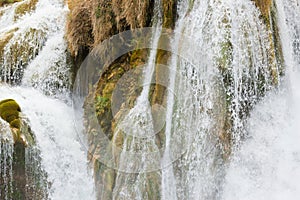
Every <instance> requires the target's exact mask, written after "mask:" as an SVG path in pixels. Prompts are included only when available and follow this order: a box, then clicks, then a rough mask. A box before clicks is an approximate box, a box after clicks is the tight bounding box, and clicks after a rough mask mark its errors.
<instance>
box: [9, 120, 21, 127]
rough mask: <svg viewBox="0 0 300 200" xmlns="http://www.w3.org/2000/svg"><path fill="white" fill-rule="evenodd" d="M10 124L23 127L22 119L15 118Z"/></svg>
mask: <svg viewBox="0 0 300 200" xmlns="http://www.w3.org/2000/svg"><path fill="white" fill-rule="evenodd" d="M10 126H11V127H13V128H17V129H20V128H21V121H20V119H14V120H12V121H11V122H10Z"/></svg>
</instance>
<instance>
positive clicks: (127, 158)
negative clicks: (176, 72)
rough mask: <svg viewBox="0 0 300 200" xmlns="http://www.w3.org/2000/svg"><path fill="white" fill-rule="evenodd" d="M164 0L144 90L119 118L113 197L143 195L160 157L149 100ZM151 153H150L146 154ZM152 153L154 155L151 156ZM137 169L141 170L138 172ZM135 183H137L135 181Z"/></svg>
mask: <svg viewBox="0 0 300 200" xmlns="http://www.w3.org/2000/svg"><path fill="white" fill-rule="evenodd" d="M160 4H161V1H160V0H158V1H155V8H154V13H156V15H157V16H156V17H155V18H154V19H153V21H154V23H155V24H156V25H155V26H156V27H155V28H154V29H153V33H152V35H153V36H152V37H153V38H152V41H151V44H152V45H151V47H152V49H151V52H150V55H149V58H148V63H147V64H146V67H145V69H144V72H143V80H144V81H143V85H142V86H143V90H142V92H141V95H140V96H139V97H138V98H137V101H136V104H135V106H134V107H133V108H132V109H131V110H130V111H129V112H128V114H126V116H125V117H124V118H123V119H122V120H121V121H120V122H119V124H118V126H117V130H116V133H115V134H116V136H115V138H117V137H118V134H124V143H123V147H122V152H121V154H120V158H119V170H120V171H119V172H118V174H117V177H116V182H115V187H114V191H113V199H144V198H149V194H147V183H146V182H147V173H145V172H147V171H151V170H153V169H152V167H153V166H154V165H157V163H156V164H155V163H154V162H155V161H156V160H157V159H156V157H155V155H156V154H155V152H159V151H158V147H157V144H156V143H155V137H153V135H154V133H155V127H154V124H153V115H152V111H153V110H152V107H151V105H150V102H149V96H148V95H149V91H150V85H151V82H152V81H151V80H152V77H153V74H154V69H155V62H156V54H157V49H158V47H157V46H158V41H159V38H160V34H161V5H160ZM147 155H148V157H147ZM149 155H153V157H151V156H150V157H149ZM136 173H138V174H136ZM132 183H134V184H132Z"/></svg>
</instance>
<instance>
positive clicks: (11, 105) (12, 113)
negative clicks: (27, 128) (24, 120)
mask: <svg viewBox="0 0 300 200" xmlns="http://www.w3.org/2000/svg"><path fill="white" fill-rule="evenodd" d="M20 111H21V108H20V106H19V104H17V102H16V101H15V100H13V99H6V100H3V101H1V102H0V116H1V118H2V119H4V120H5V121H7V122H8V123H11V122H12V121H14V120H15V119H18V118H19V112H20ZM15 123H16V122H14V124H15Z"/></svg>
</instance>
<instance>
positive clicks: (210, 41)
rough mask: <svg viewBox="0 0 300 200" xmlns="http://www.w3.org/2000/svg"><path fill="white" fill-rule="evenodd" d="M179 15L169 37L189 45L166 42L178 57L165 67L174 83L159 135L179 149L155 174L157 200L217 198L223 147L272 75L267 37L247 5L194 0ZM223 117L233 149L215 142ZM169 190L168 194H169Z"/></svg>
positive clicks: (236, 138)
mask: <svg viewBox="0 0 300 200" xmlns="http://www.w3.org/2000/svg"><path fill="white" fill-rule="evenodd" d="M182 3H183V4H184V3H185V4H187V2H184V1H183V2H182ZM184 9H185V8H184V7H183V10H184ZM179 14H180V15H182V18H183V19H181V20H180V19H179V20H178V23H177V27H176V29H175V32H176V34H177V32H179V33H180V34H181V35H185V36H188V38H189V40H190V41H186V40H182V42H181V43H178V42H177V43H176V40H180V37H179V38H176V37H175V42H173V43H172V44H175V45H178V46H177V47H173V48H175V49H176V48H177V49H178V50H177V54H179V55H180V57H181V58H179V59H178V61H176V58H173V59H175V61H173V62H171V64H172V68H173V69H174V67H175V68H176V71H174V72H175V75H172V74H171V75H172V76H176V81H175V83H171V84H170V87H171V90H172V91H173V93H174V94H171V93H169V98H168V99H169V101H168V106H172V105H173V108H172V107H170V109H169V110H171V111H172V115H171V116H172V117H170V114H168V118H167V125H168V124H171V125H170V126H171V127H168V128H167V133H168V132H169V133H168V134H167V133H166V134H167V135H169V134H171V136H167V137H169V138H172V141H168V142H169V146H170V147H171V150H170V152H171V154H172V155H175V154H176V153H174V152H176V151H178V149H180V148H184V147H185V148H186V151H183V154H182V158H181V159H177V160H176V161H175V162H174V164H173V166H172V165H171V166H170V167H168V168H166V169H165V170H163V179H165V181H166V182H167V183H166V185H165V186H164V187H163V188H162V190H163V191H164V190H166V192H168V193H167V194H166V195H165V198H164V199H169V198H170V196H171V197H172V199H175V198H178V199H218V198H220V196H219V195H220V194H221V191H222V185H223V181H224V180H223V177H224V175H225V168H224V166H225V163H224V160H223V159H222V155H223V156H225V154H226V153H227V152H226V151H229V150H228V149H227V148H228V147H226V145H232V148H233V149H235V148H238V146H239V143H240V142H241V140H242V138H243V137H244V135H245V128H244V124H245V120H246V118H247V114H246V113H247V107H248V108H251V106H252V105H254V104H255V103H256V102H257V100H258V99H259V97H260V96H261V95H262V93H263V92H265V91H267V90H269V88H270V87H271V85H272V81H271V80H272V74H271V72H270V70H268V69H269V68H268V66H272V67H274V68H275V70H277V69H276V66H277V63H276V61H275V60H272V59H271V58H270V54H272V52H270V51H271V50H270V48H271V46H270V41H269V39H268V38H269V35H268V32H267V30H266V28H265V26H264V25H263V22H262V21H261V19H260V18H259V12H258V10H257V8H256V7H255V6H254V4H253V3H252V2H251V1H222V0H220V1H197V0H196V1H194V2H193V7H192V9H190V10H189V11H188V13H186V12H180V11H179ZM185 38H187V37H185ZM191 41H192V42H191ZM187 49H189V51H186V50H187ZM176 56H177V55H174V57H176ZM182 58H188V59H182ZM176 74H177V75H176ZM276 78H277V77H276ZM170 95H172V96H173V97H170ZM228 102H230V104H229V105H228ZM226 105H228V107H226ZM227 109H228V110H227ZM227 111H229V112H230V113H231V116H230V117H231V119H232V128H231V129H230V130H227V131H231V132H232V136H231V137H232V141H233V144H226V140H223V141H222V137H223V134H224V133H222V131H224V129H225V128H226V123H227V122H226V120H228V119H227V117H228V116H226V114H225V113H226V112H227ZM183 138H185V139H186V140H185V142H182V139H183ZM179 141H180V142H179ZM178 144H181V145H182V146H180V145H178ZM172 160H175V157H174V156H173V158H172ZM182 168H184V169H185V170H181V169H182ZM172 171H173V172H172ZM170 172H171V173H170ZM173 180H176V182H175V184H174V181H173ZM171 183H172V184H171ZM170 187H173V188H170ZM174 188H175V189H176V192H177V195H175V196H174V192H170V191H173V190H174ZM163 193H164V192H163ZM171 193H172V194H171Z"/></svg>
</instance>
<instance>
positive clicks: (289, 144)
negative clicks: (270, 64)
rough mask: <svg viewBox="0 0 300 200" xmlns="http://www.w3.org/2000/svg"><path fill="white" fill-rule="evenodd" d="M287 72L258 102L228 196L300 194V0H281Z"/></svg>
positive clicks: (238, 154) (291, 196)
mask: <svg viewBox="0 0 300 200" xmlns="http://www.w3.org/2000/svg"><path fill="white" fill-rule="evenodd" d="M275 3H276V6H277V8H278V17H279V23H278V26H279V31H280V35H281V38H282V43H283V51H284V56H285V64H286V67H287V70H286V71H287V74H286V77H285V78H284V80H283V83H282V85H281V86H280V88H279V90H278V91H274V92H270V93H269V94H268V95H267V96H266V97H265V98H264V99H263V101H262V102H260V103H259V104H258V105H257V106H255V108H254V110H253V111H252V112H251V117H250V119H249V120H248V122H247V132H248V138H247V140H245V141H244V142H243V144H242V146H241V149H240V150H239V151H237V152H235V155H234V156H233V158H232V162H231V164H230V166H229V169H228V173H227V176H226V182H225V184H224V185H225V189H224V198H223V199H233V198H234V199H245V200H248V199H249V200H253V199H297V198H299V195H300V187H299V184H298V183H297V182H298V180H299V178H300V168H299V163H300V157H299V156H300V148H299V141H300V132H299V128H300V126H299V122H300V115H299V113H300V110H299V109H300V104H299V102H300V93H299V92H300V90H299V87H300V82H299V77H300V73H299V72H300V71H299V69H300V62H299V56H300V54H299V44H300V43H299V42H300V41H299V36H300V35H299V33H300V32H299V31H300V27H299V25H300V24H299V19H300V18H299V17H300V13H299V11H300V7H299V1H286V0H276V1H275Z"/></svg>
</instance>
